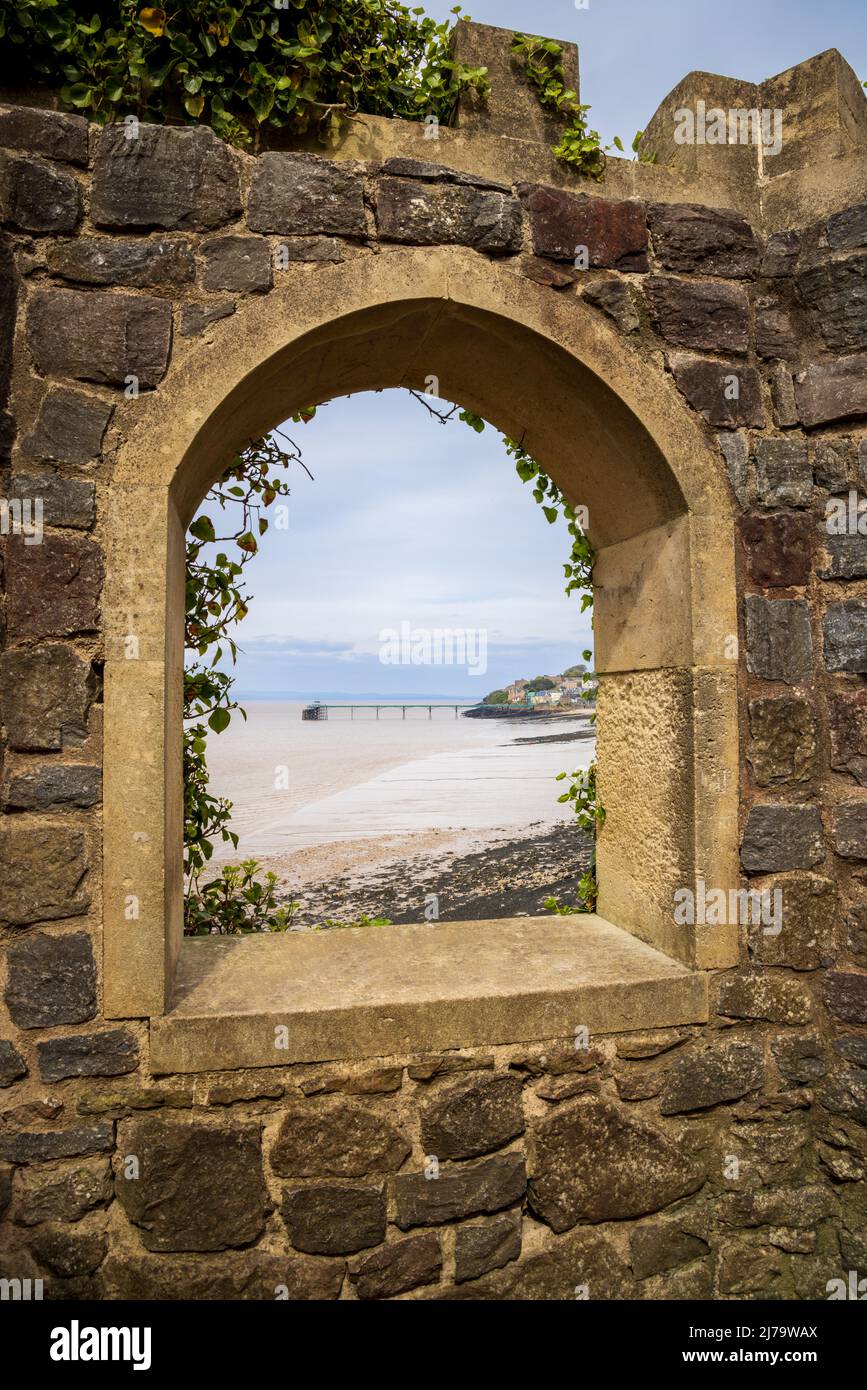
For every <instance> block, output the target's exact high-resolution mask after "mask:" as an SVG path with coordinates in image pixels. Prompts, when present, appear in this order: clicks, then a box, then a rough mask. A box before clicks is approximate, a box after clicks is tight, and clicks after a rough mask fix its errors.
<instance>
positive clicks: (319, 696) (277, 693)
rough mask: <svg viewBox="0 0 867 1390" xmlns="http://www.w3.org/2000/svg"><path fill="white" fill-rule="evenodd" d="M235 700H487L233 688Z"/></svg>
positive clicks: (413, 692) (426, 694) (438, 693)
mask: <svg viewBox="0 0 867 1390" xmlns="http://www.w3.org/2000/svg"><path fill="white" fill-rule="evenodd" d="M485 694H489V692H488V691H485ZM232 697H233V699H238V700H346V701H347V703H351V704H353V705H357V704H360V703H361V701H362V700H379V701H380V702H381V703H383V704H385V703H388V702H393V703H395V704H401V703H402V702H403V701H406V702H407V703H408V702H409V701H410V700H419V701H424V703H425V704H427V703H428V701H431V702H436V701H437V700H443V701H454V700H458V701H461V702H464V701H466V702H467V703H468V704H474V705H480V704H482V703H483V702H484V698H485V696H484V695H467V694H460V693H459V692H452V693H451V694H443V692H442V691H440V690H437V691H427V690H422V691H419V690H406V691H398V692H397V693H395V692H394V691H393V690H389V691H376V690H365V691H362V692H361V693H360V694H358V693H357V692H355V691H354V690H315V691H313V690H249V691H243V690H234V689H233V691H232Z"/></svg>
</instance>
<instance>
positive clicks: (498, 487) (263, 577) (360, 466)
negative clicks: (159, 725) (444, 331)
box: [236, 0, 867, 698]
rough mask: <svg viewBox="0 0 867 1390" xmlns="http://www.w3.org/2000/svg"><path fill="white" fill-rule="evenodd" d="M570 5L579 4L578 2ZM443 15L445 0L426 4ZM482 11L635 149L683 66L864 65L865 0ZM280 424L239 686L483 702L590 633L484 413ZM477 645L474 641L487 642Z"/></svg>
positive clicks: (556, 542)
mask: <svg viewBox="0 0 867 1390" xmlns="http://www.w3.org/2000/svg"><path fill="white" fill-rule="evenodd" d="M579 4H580V8H579ZM425 8H426V10H427V12H428V13H429V14H432V15H434V16H435V17H436V18H438V19H443V18H445V17H446V16H447V15H448V14H449V11H450V10H451V4H449V3H438V2H437V0H429V3H428V4H427V5H426V7H425ZM465 9H466V10H468V11H469V13H470V15H471V16H472V18H473V19H474V20H476V21H478V22H480V23H486V24H496V25H499V26H501V27H504V28H512V29H517V30H522V29H523V30H527V31H529V32H533V33H536V34H539V33H541V34H545V35H546V36H548V37H552V38H557V39H568V40H573V41H575V42H577V43H578V46H579V64H580V72H581V92H580V95H581V100H582V101H584V102H588V103H589V104H590V106H591V123H592V124H593V125H594V126H595V127H596V128H597V129H598V130H599V132H600V134H601V136H602V138H603V141H604V142H610V141H611V139H612V138H613V137H614V136H615V135H620V136H621V137H622V139H623V141H624V144H627V145H628V142H629V141H631V139H632V136H633V134H634V133H635V131H636V130H637V129H640V128H643V127H644V126H646V124H647V123H648V121H649V119H650V117H651V116H652V115H653V112H654V111H655V110H656V108H657V106H658V105H659V104H660V103H661V102H662V100H663V99H664V97H665V96H666V95H667V94H668V92H669V91H670V90H671V89H672V88H673V87H674V86H676V84H677V83H678V82H679V81H680V80H681V78H683V77H684V76H685V75H686V74H687V73H688V72H690V71H692V70H705V71H710V72H719V73H722V74H724V75H725V76H729V77H740V78H744V79H746V80H748V81H760V80H761V79H763V78H765V77H770V76H773V75H775V74H776V73H779V72H782V71H784V70H785V69H786V68H788V67H791V66H793V65H794V64H796V63H798V62H801V61H803V60H804V59H805V58H808V57H812V56H813V55H814V54H816V53H820V52H822V51H823V50H824V49H826V48H830V47H836V48H839V49H840V51H841V52H842V54H843V56H844V57H845V58H846V59H847V60H848V61H849V62H850V63H851V64H852V66H853V67H854V68H855V70H856V72H857V73H858V74H859V76H861V77H867V0H823V3H822V4H821V5H820V4H816V3H815V0H765V3H763V4H756V3H755V0H725V3H722V2H721V0H716V2H714V0H654V2H653V3H652V4H651V3H648V0H577V2H576V0H533V3H532V4H530V3H528V0H472V3H469V4H467V5H466V6H465ZM292 432H293V434H294V435H295V437H296V438H297V439H298V440H299V442H300V443H301V444H302V447H303V450H304V457H305V460H306V462H307V463H308V464H309V466H310V467H311V469H312V471H313V473H314V475H315V482H314V483H311V482H310V481H309V480H308V479H307V478H306V476H304V475H303V473H301V472H300V470H298V471H297V473H296V477H295V480H294V483H293V495H292V498H291V500H290V503H289V514H288V522H289V525H288V530H277V529H272V530H271V531H270V532H269V534H268V535H267V537H266V538H265V541H264V543H263V546H262V551H261V554H260V555H259V556H258V557H257V558H256V560H255V561H254V562H253V564H252V565H251V566H250V569H249V578H250V587H251V590H252V592H253V594H254V600H253V603H252V606H251V610H250V613H249V616H248V617H247V619H246V620H245V622H244V624H243V627H242V629H239V631H238V637H239V639H240V641H241V643H242V647H243V650H242V652H241V655H240V657H239V661H238V665H237V668H236V676H237V690H238V693H239V694H241V695H244V696H250V695H257V694H258V695H265V694H269V693H291V694H293V695H303V696H319V697H327V696H334V695H336V694H352V695H362V694H384V695H387V694H392V695H403V694H419V695H429V694H442V695H446V694H449V695H453V696H455V697H467V696H468V697H470V698H476V697H480V696H481V695H483V694H485V693H487V691H488V690H490V689H494V688H498V687H500V686H502V685H503V684H505V683H507V682H508V681H510V680H512V679H514V678H516V677H518V676H531V675H538V674H542V673H543V672H547V673H549V674H550V673H554V672H558V671H561V670H563V669H564V667H565V666H567V665H570V664H572V663H574V662H576V661H579V660H580V659H581V651H582V650H583V649H584V648H586V647H588V646H590V645H591V641H592V638H591V634H590V631H589V627H588V622H587V617H586V615H585V616H584V617H582V616H581V615H580V613H579V605H578V603H577V601H576V599H575V598H574V597H573V598H572V599H571V600H567V599H566V598H565V596H564V594H563V571H562V561H563V560H564V559H565V558H566V556H567V554H568V549H569V544H568V537H567V535H566V533H565V529H563V528H559V527H558V528H555V527H550V526H549V525H548V523H547V522H546V520H545V518H544V516H543V515H542V513H541V510H540V508H539V507H538V506H537V505H536V504H535V503H534V501H533V499H532V496H531V495H530V491H529V488H527V487H525V486H524V485H523V484H521V482H520V481H519V479H518V478H517V477H516V475H515V472H514V466H513V464H512V463H511V461H510V460H508V459H507V458H506V457H505V454H504V452H503V449H502V446H501V445H500V442H499V436H498V435H497V433H496V431H495V430H493V429H492V428H491V427H490V426H489V427H488V428H487V429H486V431H485V432H484V434H482V435H476V434H474V433H473V432H472V431H471V430H469V429H468V428H467V427H466V426H464V425H461V424H459V423H452V424H450V425H448V426H446V427H441V426H439V425H437V424H436V422H435V421H432V420H431V419H430V418H429V417H428V415H427V414H426V412H425V411H424V410H423V409H422V407H421V406H419V405H418V404H417V403H416V402H415V401H412V400H411V399H410V398H409V397H408V396H407V395H406V394H405V393H401V392H395V391H390V392H383V393H380V394H375V395H366V396H361V397H356V398H354V399H352V400H343V401H334V402H332V403H331V404H330V405H328V406H327V407H324V408H321V409H320V411H319V414H318V415H317V418H316V419H315V420H314V421H312V422H311V423H310V424H309V425H307V426H305V427H301V426H296V427H293V429H292ZM402 624H409V629H410V631H411V632H415V633H416V634H417V635H418V634H420V633H422V632H424V631H426V632H428V633H430V634H431V636H432V637H433V634H434V633H435V632H436V630H437V629H439V630H442V629H450V630H452V631H453V632H454V631H457V630H461V631H466V630H469V633H470V637H469V643H470V646H469V650H467V651H465V652H463V653H462V652H461V651H459V650H458V651H453V653H452V655H453V656H461V655H464V656H466V657H467V658H468V659H467V660H465V661H463V662H462V663H461V662H455V663H454V664H439V665H437V664H424V665H413V664H411V663H409V664H408V663H404V664H400V665H391V664H384V663H383V661H382V660H380V654H381V651H382V649H383V641H382V637H381V634H383V633H385V632H386V631H387V630H389V629H391V630H394V631H397V632H400V630H401V625H402ZM483 645H484V648H485V650H484V656H483V655H482V646H483Z"/></svg>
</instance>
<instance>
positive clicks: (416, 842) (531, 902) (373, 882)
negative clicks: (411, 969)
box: [272, 821, 592, 931]
mask: <svg viewBox="0 0 867 1390" xmlns="http://www.w3.org/2000/svg"><path fill="white" fill-rule="evenodd" d="M377 848H378V853H376V854H374V855H372V856H370V855H369V854H365V856H364V857H363V858H362V859H360V860H359V857H358V851H359V842H358V841H342V842H337V843H335V844H331V845H328V846H318V847H316V848H315V849H314V850H312V851H300V852H296V854H294V855H292V856H290V857H289V860H288V861H287V862H285V863H283V864H282V865H281V866H280V869H281V880H282V881H281V883H280V885H279V888H278V897H279V898H280V901H281V903H282V904H283V905H288V903H289V902H292V901H296V902H298V903H299V904H300V907H299V910H298V912H297V914H296V917H295V925H294V929H295V930H302V931H303V930H307V929H309V928H311V927H313V926H316V925H321V924H323V923H324V922H325V920H326V919H331V920H333V921H336V922H350V921H354V920H356V919H357V918H358V917H360V916H361V915H362V914H366V915H367V916H369V917H380V916H381V917H387V918H388V919H389V921H390V922H393V923H395V924H397V923H405V922H421V921H424V920H426V917H425V913H426V909H427V911H428V913H429V914H430V913H431V912H432V911H434V910H435V911H436V920H439V921H445V922H449V921H451V922H456V921H479V920H483V919H485V918H489V917H524V916H542V915H544V914H545V912H546V909H545V907H544V905H543V904H544V901H545V899H546V898H548V897H551V896H554V897H556V898H558V899H559V900H560V902H561V903H564V904H568V905H570V906H577V905H578V901H579V900H578V895H577V884H578V879H579V877H580V876H581V874H582V873H584V872H585V870H586V869H587V868H589V865H590V859H591V855H592V840H591V839H590V838H589V837H588V836H587V835H586V834H585V833H583V832H582V831H581V830H580V829H579V828H578V826H577V824H573V823H572V822H571V821H561V822H559V823H557V824H555V825H553V826H552V825H550V824H547V825H546V824H544V823H542V822H537V823H535V824H533V825H531V826H529V827H528V828H527V829H526V830H525V831H522V832H519V833H516V831H515V829H514V827H511V828H509V829H503V830H501V831H496V832H492V833H490V834H489V835H486V836H484V837H479V836H468V835H456V834H454V833H444V832H431V833H429V834H421V835H407V836H402V837H394V840H393V843H391V844H388V843H383V844H380V845H379V846H378V847H377ZM326 865H327V866H328V868H330V869H331V870H332V871H331V872H323V870H325V869H326ZM272 867H274V868H275V869H276V868H277V866H276V865H274V866H272ZM341 871H342V872H341ZM432 898H435V899H436V902H435V903H433V902H432ZM427 920H431V917H430V916H428V917H427Z"/></svg>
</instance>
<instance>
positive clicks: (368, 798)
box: [208, 696, 595, 862]
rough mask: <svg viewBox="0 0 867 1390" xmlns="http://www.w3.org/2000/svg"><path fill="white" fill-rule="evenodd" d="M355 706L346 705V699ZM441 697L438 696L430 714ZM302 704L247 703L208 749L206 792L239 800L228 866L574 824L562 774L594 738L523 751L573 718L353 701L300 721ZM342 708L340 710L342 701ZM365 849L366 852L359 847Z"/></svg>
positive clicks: (585, 759)
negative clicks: (333, 848)
mask: <svg viewBox="0 0 867 1390" xmlns="http://www.w3.org/2000/svg"><path fill="white" fill-rule="evenodd" d="M346 699H347V700H348V697H346ZM444 702H445V697H443V696H438V697H435V698H432V700H431V703H433V704H434V705H436V704H438V703H444ZM304 703H305V702H303V701H299V700H278V699H274V700H271V699H267V700H263V699H255V700H254V699H245V700H243V701H242V704H243V706H244V708H245V709H246V711H247V719H246V721H245V720H244V719H243V718H242V717H241V716H240V715H239V714H237V713H236V714H235V715H234V716H233V718H232V722H231V724H230V725H229V727H228V729H226V730H225V731H224V732H223V733H222V734H219V735H215V734H212V735H211V736H210V738H209V740H208V767H209V773H210V786H209V789H210V791H211V792H212V793H213V794H214V795H217V796H223V797H227V798H228V799H229V800H230V801H231V802H232V803H233V812H232V825H231V828H232V829H233V830H234V831H235V832H236V833H237V835H238V836H239V845H238V849H237V851H231V852H229V851H224V850H222V849H221V850H220V851H219V852H218V853H217V855H216V857H215V858H216V862H219V861H220V860H221V859H226V858H232V859H237V858H239V857H248V856H251V857H254V858H257V859H260V860H263V861H265V862H267V861H269V860H271V859H273V858H276V857H280V858H282V857H284V856H286V855H293V854H294V853H295V852H296V851H300V850H306V849H309V848H311V847H314V846H319V845H328V844H336V843H337V842H344V841H359V842H364V841H366V842H375V841H377V840H381V839H384V838H386V837H394V836H409V837H416V836H419V837H421V836H423V835H424V834H425V833H426V832H444V831H466V832H471V833H473V834H474V836H475V837H476V838H477V839H478V838H481V839H482V840H485V839H486V838H487V837H488V836H489V835H490V834H491V833H492V832H504V831H506V832H507V831H510V830H517V829H519V828H521V829H523V828H525V827H527V826H528V825H536V826H553V825H555V824H556V823H557V822H558V821H561V820H566V819H568V818H570V817H572V816H573V812H572V810H571V809H570V807H569V806H568V805H564V804H561V803H559V802H558V800H557V798H558V796H559V795H560V794H561V793H562V791H563V790H564V784H563V783H562V782H559V783H558V782H557V781H556V780H555V779H556V775H557V773H559V772H563V771H566V770H572V769H574V768H577V767H587V766H588V764H589V763H590V762H591V761H592V758H593V756H594V750H595V740H594V739H593V738H592V737H591V738H583V739H581V740H576V741H574V742H568V743H563V742H540V743H526V744H522V743H519V742H516V740H518V739H521V738H528V737H531V738H543V739H545V738H551V736H553V735H556V734H562V733H563V732H565V731H566V730H567V729H570V728H578V729H582V730H583V729H588V728H589V727H590V726H589V725H588V724H587V723H586V720H580V719H577V718H576V719H575V720H573V719H572V718H569V719H563V718H558V719H550V720H547V719H546V720H540V719H538V718H530V719H509V720H500V719H472V718H465V717H463V716H462V715H458V717H455V712H454V710H453V709H451V708H449V709H436V708H435V709H433V711H432V712H431V715H430V717H429V715H428V709H427V702H425V705H424V707H423V708H420V709H419V708H417V709H407V710H406V715H405V717H404V716H403V713H402V706H403V705H404V704H405V703H406V704H413V703H416V704H417V703H421V701H420V697H418V696H414V697H411V698H410V697H407V700H406V701H403V700H399V699H398V700H393V699H390V700H388V701H385V700H380V701H379V702H378V703H379V705H380V709H379V714H378V716H377V713H376V711H375V708H374V704H373V702H372V701H369V700H365V701H360V700H359V701H357V702H356V708H355V710H354V712H353V714H352V715H351V716H350V712H349V711H348V710H332V711H331V712H330V714H329V717H328V718H327V719H323V720H315V721H314V720H309V721H308V720H303V719H302V718H301V712H302V709H303V708H304ZM335 703H337V702H336V701H335ZM359 848H361V846H359Z"/></svg>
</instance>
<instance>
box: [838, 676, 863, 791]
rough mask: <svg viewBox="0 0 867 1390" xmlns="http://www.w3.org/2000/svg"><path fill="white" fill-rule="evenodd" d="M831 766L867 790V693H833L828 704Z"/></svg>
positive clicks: (859, 691)
mask: <svg viewBox="0 0 867 1390" xmlns="http://www.w3.org/2000/svg"><path fill="white" fill-rule="evenodd" d="M828 725H829V729H830V733H831V766H832V767H833V768H834V770H835V771H836V772H849V773H851V775H852V776H853V777H854V778H855V779H856V781H858V782H860V784H861V786H862V787H867V690H851V691H846V692H845V693H839V694H836V693H835V694H832V695H831V697H830V699H829V702H828Z"/></svg>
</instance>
